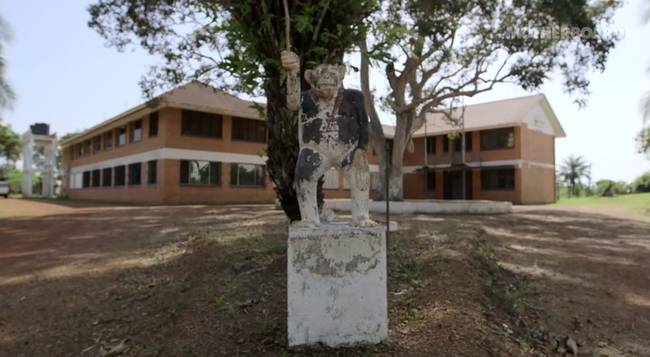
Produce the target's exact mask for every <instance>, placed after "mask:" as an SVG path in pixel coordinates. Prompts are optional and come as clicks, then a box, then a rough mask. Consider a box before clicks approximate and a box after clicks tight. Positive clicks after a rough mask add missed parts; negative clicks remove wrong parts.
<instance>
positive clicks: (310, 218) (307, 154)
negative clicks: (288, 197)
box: [294, 148, 327, 226]
mask: <svg viewBox="0 0 650 357" xmlns="http://www.w3.org/2000/svg"><path fill="white" fill-rule="evenodd" d="M326 165H327V162H326V160H325V158H324V157H323V156H322V155H321V154H320V153H319V152H318V151H315V150H312V149H309V148H303V149H301V150H300V154H299V155H298V162H297V163H296V173H295V177H294V179H295V182H296V194H297V195H298V205H299V206H300V216H301V221H300V223H299V224H300V225H303V226H318V225H320V218H319V215H318V200H317V197H316V195H317V190H318V179H319V178H320V177H321V176H323V173H324V172H325V170H326V169H327V168H326Z"/></svg>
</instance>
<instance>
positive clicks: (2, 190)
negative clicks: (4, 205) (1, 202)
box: [0, 179, 9, 198]
mask: <svg viewBox="0 0 650 357" xmlns="http://www.w3.org/2000/svg"><path fill="white" fill-rule="evenodd" d="M0 196H5V198H9V182H7V181H4V179H0Z"/></svg>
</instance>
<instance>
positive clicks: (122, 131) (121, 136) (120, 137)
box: [117, 126, 126, 146]
mask: <svg viewBox="0 0 650 357" xmlns="http://www.w3.org/2000/svg"><path fill="white" fill-rule="evenodd" d="M122 145H126V126H121V127H119V128H118V129H117V146H122Z"/></svg>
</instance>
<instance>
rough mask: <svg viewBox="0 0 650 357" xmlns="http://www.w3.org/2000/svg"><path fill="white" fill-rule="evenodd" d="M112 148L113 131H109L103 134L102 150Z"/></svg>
mask: <svg viewBox="0 0 650 357" xmlns="http://www.w3.org/2000/svg"><path fill="white" fill-rule="evenodd" d="M111 148H113V132H112V131H109V132H108V133H106V134H104V150H108V149H111Z"/></svg>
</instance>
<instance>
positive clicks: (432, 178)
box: [427, 170, 436, 192]
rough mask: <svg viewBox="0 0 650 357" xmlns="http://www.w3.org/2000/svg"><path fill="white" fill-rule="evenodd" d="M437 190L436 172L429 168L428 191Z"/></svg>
mask: <svg viewBox="0 0 650 357" xmlns="http://www.w3.org/2000/svg"><path fill="white" fill-rule="evenodd" d="M435 191H436V172H435V171H430V170H427V192H435Z"/></svg>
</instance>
